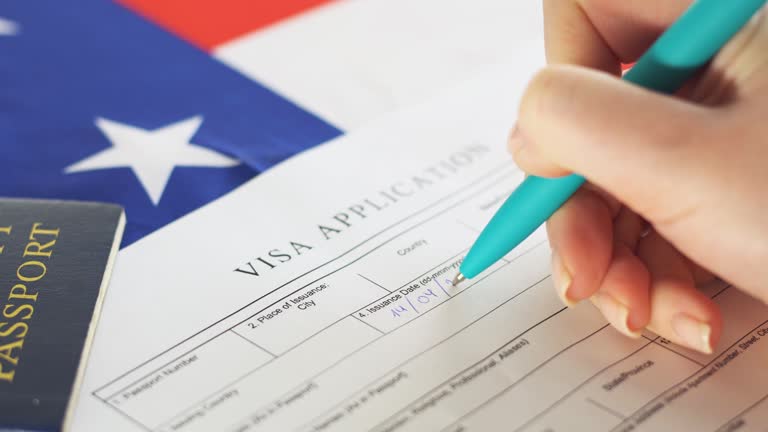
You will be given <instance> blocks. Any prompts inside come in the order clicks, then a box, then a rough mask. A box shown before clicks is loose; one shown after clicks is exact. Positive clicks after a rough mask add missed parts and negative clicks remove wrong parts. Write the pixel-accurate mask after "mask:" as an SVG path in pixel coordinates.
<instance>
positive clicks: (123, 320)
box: [75, 60, 768, 432]
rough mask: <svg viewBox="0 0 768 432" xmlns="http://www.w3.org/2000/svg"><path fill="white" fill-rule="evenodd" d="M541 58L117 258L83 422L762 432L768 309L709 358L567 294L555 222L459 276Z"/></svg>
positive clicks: (517, 176)
mask: <svg viewBox="0 0 768 432" xmlns="http://www.w3.org/2000/svg"><path fill="white" fill-rule="evenodd" d="M538 64H540V60H537V61H530V62H527V63H526V64H518V65H511V66H509V67H504V68H499V69H496V70H493V71H489V72H488V73H487V74H485V75H483V76H481V77H478V79H476V80H474V81H472V82H470V83H467V85H466V86H464V87H462V88H459V89H455V90H454V91H452V92H451V93H450V94H448V95H446V96H445V97H443V98H441V99H439V100H436V101H432V102H431V103H428V104H425V105H422V106H419V107H416V108H414V109H412V110H409V111H407V112H402V113H398V114H395V115H392V116H390V117H388V118H386V119H383V120H382V121H380V122H377V123H375V124H371V125H369V127H367V128H365V129H363V130H361V131H359V132H357V133H353V134H351V135H348V136H345V137H342V138H340V139H338V140H336V142H333V143H330V144H328V145H326V146H322V147H320V148H317V149H315V150H312V151H310V152H307V153H305V154H303V155H301V156H299V157H297V158H294V159H292V160H290V161H288V162H287V163H285V164H283V165H281V166H279V167H277V168H276V169H274V170H272V171H270V172H268V173H266V174H264V175H262V176H261V177H259V178H257V179H256V180H254V181H252V182H250V183H248V184H246V185H244V186H243V187H241V188H240V189H238V190H237V191H235V192H234V193H232V194H230V195H228V196H226V197H224V198H222V199H220V200H219V201H217V202H215V203H213V204H212V205H210V206H207V207H205V208H203V209H201V210H200V211H197V212H195V213H193V214H191V215H189V216H188V217H185V218H184V219H182V220H181V221H179V222H178V223H175V224H173V225H171V226H169V227H168V228H167V229H163V230H161V231H159V232H157V233H156V234H154V235H152V236H150V237H148V238H146V239H144V240H142V241H140V242H138V243H136V244H135V245H133V246H131V247H129V248H127V249H126V250H125V251H123V252H121V254H120V257H119V260H118V262H117V265H116V268H115V272H114V276H113V280H112V286H111V287H110V290H109V293H108V296H107V299H106V303H105V309H104V312H103V319H102V322H101V324H100V326H99V328H98V332H97V338H96V341H95V343H94V346H93V351H92V356H91V359H90V362H89V365H88V370H87V376H86V380H85V383H84V385H83V389H84V390H83V393H82V395H81V397H80V402H79V407H78V410H77V415H76V418H75V430H77V431H103V430H110V431H142V430H144V431H163V432H167V431H184V432H187V431H189V432H198V431H225V432H230V431H232V432H234V431H239V432H245V431H262V430H264V431H366V430H373V431H427V430H435V431H440V430H442V431H452V432H458V431H489V430H505V431H512V430H526V431H564V430H568V431H573V430H585V431H586V430H589V431H594V430H606V431H608V430H615V431H629V430H654V431H656V430H674V431H680V430H696V431H705V430H712V431H714V430H739V431H741V430H762V429H761V427H762V425H764V424H765V422H766V414H765V412H766V411H767V408H768V402H767V401H766V395H768V372H767V371H766V368H765V367H764V361H765V359H766V358H768V309H766V307H765V306H764V305H763V304H761V303H758V302H756V301H753V300H751V299H749V298H748V297H747V296H745V295H743V294H741V293H740V292H739V291H738V290H736V289H734V288H728V287H726V286H725V285H717V286H715V285H713V286H712V287H709V288H708V289H709V292H710V294H711V295H712V296H714V297H715V300H716V301H717V302H718V303H719V304H720V305H721V306H722V308H723V310H724V314H725V322H726V328H725V331H724V333H723V337H722V341H721V343H720V345H719V346H718V348H717V350H716V354H715V355H713V356H703V355H699V354H696V353H693V352H690V351H688V350H685V349H682V348H679V347H676V346H674V345H672V344H670V343H668V342H667V341H665V340H663V339H660V338H658V337H656V336H655V335H653V334H650V333H647V334H645V335H644V337H643V338H641V339H638V340H630V339H627V338H625V337H623V336H621V335H619V334H618V333H617V332H616V331H614V330H613V329H612V328H610V327H608V326H607V325H606V323H605V321H604V320H603V319H602V317H601V316H600V315H599V314H598V313H597V311H596V310H595V309H594V308H593V307H592V305H591V304H589V303H588V302H587V303H586V304H582V305H579V306H577V307H575V308H573V309H567V308H565V307H564V306H563V305H562V304H561V303H560V302H559V301H558V299H557V297H556V295H555V293H554V289H553V288H552V282H551V278H550V274H549V256H550V251H549V248H548V244H547V241H546V237H545V234H544V232H543V231H542V230H539V231H538V232H536V233H535V234H534V235H533V236H532V237H531V238H529V239H528V240H527V241H525V242H524V243H523V244H522V245H520V247H518V248H517V249H516V250H514V251H512V252H511V253H510V254H509V255H508V256H506V257H505V258H504V259H503V260H502V261H500V262H499V263H497V264H496V265H495V266H493V267H492V268H490V269H489V270H488V271H486V272H485V273H484V274H482V275H480V276H478V277H477V278H475V279H473V280H471V281H468V282H466V283H465V284H462V285H460V286H459V287H453V286H451V284H450V279H451V278H452V277H453V276H454V274H455V272H456V270H457V266H458V265H459V264H460V262H461V259H462V256H463V254H464V253H466V250H467V248H468V247H469V246H470V244H471V242H472V241H473V240H474V238H475V236H476V235H477V233H478V230H479V229H481V228H482V226H483V225H484V223H485V222H486V221H487V220H488V219H489V218H490V216H491V215H492V214H493V212H494V210H495V209H496V208H497V207H498V205H499V204H500V203H501V201H502V200H503V199H504V198H505V197H506V196H507V195H508V193H509V192H510V191H511V190H512V189H513V188H514V186H515V185H516V184H518V183H519V182H520V181H521V180H522V179H523V174H522V173H521V172H520V171H519V170H518V169H517V168H516V167H515V166H514V165H513V164H512V163H511V162H510V161H509V156H508V155H507V154H506V152H505V150H504V140H505V136H506V131H507V129H508V127H509V126H510V125H511V124H512V122H513V120H514V112H515V108H516V104H517V101H518V98H519V95H520V94H521V92H522V89H523V86H524V85H525V83H526V82H527V80H528V78H529V77H530V75H531V74H532V73H533V71H534V69H535V67H536V66H537V65H538Z"/></svg>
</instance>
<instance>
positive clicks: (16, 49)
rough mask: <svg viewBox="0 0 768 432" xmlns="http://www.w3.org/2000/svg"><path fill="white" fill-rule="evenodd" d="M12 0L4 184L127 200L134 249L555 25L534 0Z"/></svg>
mask: <svg viewBox="0 0 768 432" xmlns="http://www.w3.org/2000/svg"><path fill="white" fill-rule="evenodd" d="M1 1H2V2H0V196H11V197H38V198H61V199H79V200H95V201H108V202H115V203H118V204H121V205H122V206H124V207H125V209H126V214H127V219H128V224H127V228H126V234H125V237H124V240H123V245H124V246H126V245H129V244H131V243H133V242H135V241H137V240H139V239H140V238H142V237H143V236H145V235H147V234H149V233H151V232H152V231H154V230H156V229H158V228H160V227H162V226H164V225H166V224H168V223H170V222H172V221H174V220H176V219H178V218H179V217H181V216H183V215H184V214H186V213H188V212H190V211H192V210H194V209H196V208H198V207H200V206H202V205H204V204H206V203H208V202H210V201H212V200H214V199H216V198H218V197H220V196H222V195H224V194H226V193H227V192H229V191H231V190H232V189H234V188H236V187H237V186H239V185H240V184H242V183H243V182H245V181H247V180H249V179H251V178H253V177H254V176H256V175H258V174H259V173H261V172H263V171H264V170H266V169H268V168H270V167H271V166H273V165H275V164H277V163H279V162H281V161H282V160H284V159H286V158H288V157H290V156H292V155H294V154H296V153H298V152H301V151H303V150H305V149H307V148H310V147H313V146H316V145H318V144H321V143H323V142H326V141H329V140H331V139H333V138H334V137H337V136H339V135H341V134H343V133H345V132H347V131H350V130H352V129H355V128H357V127H360V126H361V125H362V124H364V123H365V122H367V121H370V120H372V119H374V118H375V117H376V116H378V115H381V114H383V113H385V112H388V111H392V110H396V109H398V108H400V107H403V106H406V105H408V104H412V103H416V102H418V101H420V100H422V99H425V98H428V97H429V96H430V95H432V94H435V93H436V92H438V91H439V90H440V89H443V88H445V87H449V86H451V85H453V84H456V83H458V82H460V81H462V80H464V79H466V78H469V77H471V76H472V75H473V73H475V72H477V71H480V70H482V69H483V68H484V67H486V66H488V65H491V64H495V63H498V62H501V61H509V60H510V59H511V58H514V55H515V45H516V43H518V42H525V43H528V42H530V40H538V39H539V38H540V37H541V33H542V30H541V18H540V10H539V9H540V6H539V2H538V1H534V0H472V1H469V0H463V1H460V0H347V1H331V0H216V1H206V0H163V1H157V0H120V1H117V2H112V1H107V0H78V1H61V0H39V1H30V0H1ZM299 181H300V180H299ZM254 205H269V203H254Z"/></svg>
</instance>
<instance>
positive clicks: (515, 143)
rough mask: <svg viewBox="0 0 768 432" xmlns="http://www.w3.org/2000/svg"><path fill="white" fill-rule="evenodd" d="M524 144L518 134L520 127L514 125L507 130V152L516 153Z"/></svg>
mask: <svg viewBox="0 0 768 432" xmlns="http://www.w3.org/2000/svg"><path fill="white" fill-rule="evenodd" d="M524 145H525V141H524V140H523V137H522V135H520V129H519V128H518V127H517V125H515V126H514V127H512V130H511V131H510V132H509V138H507V147H508V148H509V152H510V153H512V154H513V155H515V154H517V153H518V152H519V151H520V150H521V149H522V148H523V147H524Z"/></svg>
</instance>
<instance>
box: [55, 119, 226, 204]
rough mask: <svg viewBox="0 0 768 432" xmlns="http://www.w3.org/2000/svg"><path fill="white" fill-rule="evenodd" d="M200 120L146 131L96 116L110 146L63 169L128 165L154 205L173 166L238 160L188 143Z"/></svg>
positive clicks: (205, 165)
mask: <svg viewBox="0 0 768 432" xmlns="http://www.w3.org/2000/svg"><path fill="white" fill-rule="evenodd" d="M202 122H203V117H202V116H195V117H190V118H188V119H185V120H181V121H178V122H176V123H172V124H169V125H167V126H164V127H161V128H158V129H155V130H152V131H149V130H146V129H141V128H138V127H135V126H130V125H127V124H123V123H118V122H116V121H112V120H107V119H105V118H97V119H96V126H97V127H98V128H99V129H101V131H102V133H104V135H106V137H107V138H108V139H109V140H110V141H111V142H112V147H111V148H108V149H106V150H102V151H100V152H98V153H96V154H94V155H92V156H89V157H87V158H85V159H83V160H81V161H80V162H77V163H75V164H72V165H70V166H68V167H67V168H65V169H64V172H65V173H67V174H71V173H76V172H82V171H92V170H100V169H107V168H120V167H130V168H131V169H132V170H133V172H134V174H136V177H137V178H138V179H139V182H140V183H141V185H142V186H143V187H144V190H145V191H146V192H147V195H149V198H150V199H151V200H152V203H153V204H154V205H157V204H158V203H159V202H160V197H161V196H162V195H163V191H164V190H165V186H166V185H167V184H168V180H169V179H170V178H171V173H172V172H173V168H174V167H176V166H189V167H231V166H235V165H238V164H239V163H240V162H239V161H238V160H236V159H231V158H229V157H226V156H224V155H221V154H219V153H217V152H215V151H213V150H210V149H207V148H204V147H200V146H198V145H195V144H194V143H192V142H190V140H191V139H192V137H193V136H194V135H195V132H197V129H198V128H199V127H200V124H202Z"/></svg>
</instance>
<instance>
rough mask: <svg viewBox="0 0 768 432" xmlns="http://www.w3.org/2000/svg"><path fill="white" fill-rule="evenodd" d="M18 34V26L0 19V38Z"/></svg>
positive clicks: (7, 20)
mask: <svg viewBox="0 0 768 432" xmlns="http://www.w3.org/2000/svg"><path fill="white" fill-rule="evenodd" d="M17 33H19V25H18V24H16V23H15V22H13V21H11V20H9V19H5V18H3V17H0V36H14V35H16V34H17Z"/></svg>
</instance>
